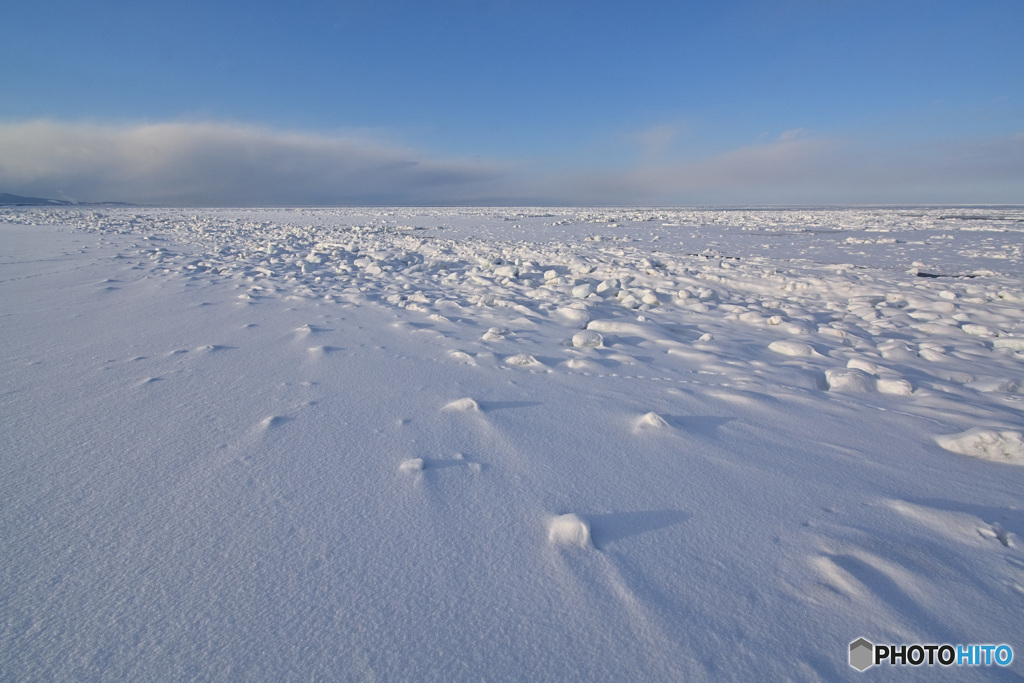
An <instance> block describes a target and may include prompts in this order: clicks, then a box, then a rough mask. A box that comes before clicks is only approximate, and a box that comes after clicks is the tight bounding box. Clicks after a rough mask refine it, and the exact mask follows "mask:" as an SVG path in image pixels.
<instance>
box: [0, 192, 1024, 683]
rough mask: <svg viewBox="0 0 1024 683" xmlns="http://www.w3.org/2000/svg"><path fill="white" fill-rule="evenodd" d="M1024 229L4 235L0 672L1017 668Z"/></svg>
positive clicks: (817, 673)
mask: <svg viewBox="0 0 1024 683" xmlns="http://www.w3.org/2000/svg"><path fill="white" fill-rule="evenodd" d="M1022 242H1024V211H1021V210H1019V209H1005V210H998V209H971V210H954V209H942V210H937V209H936V210H916V209H915V210H836V211H683V210H679V211H676V210H671V211H655V210H600V211H595V210H571V209H566V210H556V211H548V210H538V211H530V210H521V209H494V210H480V209H465V210H463V209H415V210H414V209H402V210H385V209H344V210H342V209H324V210H202V211H195V210H157V209H154V210H140V209H115V210H106V209H104V210H81V209H75V208H59V209H4V210H0V248H2V249H0V252H2V253H0V316H2V317H0V320H2V322H0V339H2V346H3V354H2V356H0V364H2V365H0V367H2V375H0V376H2V377H3V386H2V387H0V504H2V516H0V543H2V546H3V559H2V568H3V571H2V574H0V615H2V617H3V619H2V621H0V678H3V679H5V680H15V679H73V678H74V679H78V678H81V679H92V680H114V679H120V680H157V679H160V680H167V679H172V678H173V679H184V678H199V679H223V680H238V679H265V680H285V679H299V678H323V679H334V678H338V679H376V680H407V679H410V678H415V679H435V680H483V679H516V680H615V681H622V680H699V679H720V678H726V679H730V678H731V679H738V680H739V679H742V680H751V679H769V678H774V679H778V678H796V679H817V678H824V679H835V678H843V677H850V678H856V677H857V676H859V675H860V674H857V673H856V672H855V671H854V670H853V669H852V668H850V667H849V666H848V664H847V651H848V644H849V643H850V642H851V641H852V640H854V639H856V638H858V637H862V636H863V637H866V638H868V639H869V640H871V641H873V642H882V643H900V642H921V643H945V642H949V643H971V642H974V643H1008V644H1010V645H1011V646H1013V647H1014V648H1015V652H1016V654H1017V656H1016V658H1015V660H1014V663H1013V664H1012V666H1011V667H1009V668H1006V669H1003V668H998V667H992V668H987V669H986V668H971V667H962V668H958V669H957V671H956V672H955V675H956V677H957V678H958V679H968V678H971V677H972V676H973V677H977V678H983V677H991V676H992V675H1004V676H1006V677H1009V678H1016V677H1018V676H1020V675H1021V673H1022V672H1024V668H1022V664H1021V661H1022V660H1024V638H1022V637H1021V636H1022V635H1024V627H1022V623H1024V620H1022V618H1021V615H1022V614H1024V554H1022V548H1024V540H1022V537H1024V508H1022V497H1024V496H1022V492H1024V467H1020V465H1021V464H1024V442H1022V438H1021V433H1022V431H1024V413H1022V408H1024V394H1022V393H1021V391H1022V387H1024V286H1022V282H1024V265H1022V258H1021V245H1022ZM935 276H940V277H935ZM584 331H586V333H582V332H584ZM901 673H902V674H906V675H908V676H915V675H916V676H922V677H923V676H929V675H934V674H935V673H939V672H935V671H933V670H930V669H929V667H919V668H909V667H908V668H907V670H905V671H902V672H901ZM946 673H947V674H951V673H953V672H946Z"/></svg>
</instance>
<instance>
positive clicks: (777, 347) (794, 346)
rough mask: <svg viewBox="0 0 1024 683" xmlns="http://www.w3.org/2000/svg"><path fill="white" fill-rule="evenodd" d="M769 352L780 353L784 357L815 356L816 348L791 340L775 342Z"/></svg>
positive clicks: (769, 347) (770, 346)
mask: <svg viewBox="0 0 1024 683" xmlns="http://www.w3.org/2000/svg"><path fill="white" fill-rule="evenodd" d="M768 350H769V351H774V352H775V353H780V354H782V355H783V356H814V355H816V352H815V350H814V347H812V346H811V345H810V344H804V343H803V342H798V341H791V340H789V339H786V340H781V341H773V342H772V343H771V344H769V345H768Z"/></svg>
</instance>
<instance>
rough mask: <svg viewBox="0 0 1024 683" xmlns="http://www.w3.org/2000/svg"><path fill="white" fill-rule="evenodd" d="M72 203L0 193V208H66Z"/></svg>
mask: <svg viewBox="0 0 1024 683" xmlns="http://www.w3.org/2000/svg"><path fill="white" fill-rule="evenodd" d="M71 204H74V202H67V201H64V200H62V199H43V198H42V197H22V196H21V195H19V194H8V193H6V192H0V206H68V205H71Z"/></svg>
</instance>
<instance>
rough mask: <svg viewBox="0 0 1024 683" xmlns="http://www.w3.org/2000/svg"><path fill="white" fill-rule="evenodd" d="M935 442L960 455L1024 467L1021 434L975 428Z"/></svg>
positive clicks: (939, 437) (1023, 448) (1023, 445)
mask: <svg viewBox="0 0 1024 683" xmlns="http://www.w3.org/2000/svg"><path fill="white" fill-rule="evenodd" d="M935 442H936V443H937V444H939V445H940V446H942V447H943V448H945V449H946V450H947V451H952V452H953V453H959V454H960V455H969V456H971V457H973V458H981V459H982V460H992V461H994V462H1006V463H1011V464H1014V465H1024V438H1022V437H1021V433H1020V432H1014V431H1010V430H998V429H986V428H984V427H975V428H973V429H968V430H967V431H966V432H961V433H960V434H949V435H945V436H936V437H935Z"/></svg>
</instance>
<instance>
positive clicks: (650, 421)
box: [633, 413, 669, 430]
mask: <svg viewBox="0 0 1024 683" xmlns="http://www.w3.org/2000/svg"><path fill="white" fill-rule="evenodd" d="M668 426H669V424H668V422H666V421H665V418H663V417H662V416H661V415H658V414H657V413H647V414H646V415H642V416H641V417H639V418H637V420H636V422H635V423H634V425H633V428H634V429H635V430H642V429H667V428H668Z"/></svg>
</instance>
